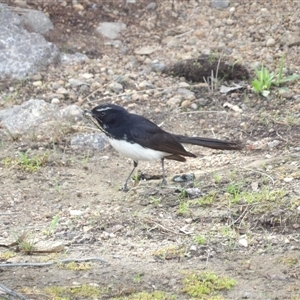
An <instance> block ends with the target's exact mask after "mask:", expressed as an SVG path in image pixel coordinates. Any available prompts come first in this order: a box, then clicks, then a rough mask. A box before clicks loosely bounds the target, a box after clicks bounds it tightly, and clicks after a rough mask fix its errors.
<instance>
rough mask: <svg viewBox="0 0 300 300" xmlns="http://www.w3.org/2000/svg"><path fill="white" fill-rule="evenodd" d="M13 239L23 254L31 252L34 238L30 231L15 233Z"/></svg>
mask: <svg viewBox="0 0 300 300" xmlns="http://www.w3.org/2000/svg"><path fill="white" fill-rule="evenodd" d="M15 240H16V243H17V248H18V250H19V251H22V252H24V253H25V254H31V253H32V251H33V250H34V245H35V240H34V236H33V234H32V233H30V232H23V233H22V234H16V239H15Z"/></svg>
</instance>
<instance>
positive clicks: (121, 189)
mask: <svg viewBox="0 0 300 300" xmlns="http://www.w3.org/2000/svg"><path fill="white" fill-rule="evenodd" d="M119 191H122V192H124V193H127V192H128V191H129V189H128V187H127V184H124V185H123V186H122V187H121V188H119Z"/></svg>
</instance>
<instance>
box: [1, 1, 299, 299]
mask: <svg viewBox="0 0 300 300" xmlns="http://www.w3.org/2000/svg"><path fill="white" fill-rule="evenodd" d="M149 2H150V1H149ZM144 3H145V1H144ZM147 3H148V2H147ZM48 10H49V7H48ZM50 15H51V16H52V14H51V13H50ZM58 15H59V14H58ZM69 16H70V15H69ZM103 18H104V17H103ZM107 18H108V20H110V19H109V16H107ZM54 21H55V20H54ZM59 24H60V23H59ZM59 24H58V25H59ZM70 24H71V23H70ZM70 24H69V25H70ZM67 25H68V24H67V23H65V27H64V29H63V30H61V32H59V31H57V32H56V33H55V35H53V36H52V37H51V38H52V41H56V42H57V44H58V45H60V43H59V42H60V41H61V40H60V39H59V37H60V38H61V37H62V36H63V33H64V32H66V30H67V28H66V26H67ZM71 25H72V24H71ZM71 25H70V26H71ZM57 28H60V27H59V26H57ZM70 28H71V32H72V29H73V27H70ZM60 33H61V35H60ZM72 33H73V35H71V38H70V40H73V41H75V40H76V32H72ZM96 48H97V47H96ZM102 51H104V50H102ZM90 54H91V55H100V53H96V52H93V53H91V52H90ZM29 83H30V82H29ZM29 83H28V84H29ZM25 89H26V87H25ZM29 89H30V88H29ZM194 91H195V92H196V95H197V96H200V95H201V97H202V98H205V99H208V102H207V104H206V107H205V111H204V110H203V111H201V110H199V111H198V110H197V111H193V112H190V111H186V110H184V109H173V110H170V109H169V108H168V107H165V108H164V109H163V110H161V111H160V112H159V113H157V112H155V111H154V109H151V105H150V104H149V105H146V106H144V105H139V104H137V105H136V106H134V110H135V111H136V113H139V114H142V115H144V116H146V117H148V118H151V119H152V120H153V121H154V122H156V123H157V124H160V123H162V122H163V128H164V129H165V130H168V131H172V132H176V133H180V134H187V135H198V136H207V137H213V136H215V135H216V136H217V137H220V138H223V139H224V138H227V139H236V140H241V141H243V142H244V143H245V148H244V149H243V150H242V151H233V152H226V151H217V150H211V149H206V148H202V147H197V146H188V147H187V148H188V149H189V151H190V152H193V153H195V154H196V155H197V158H189V159H188V160H187V162H186V163H180V162H175V161H167V162H166V166H165V167H166V172H167V180H168V185H167V186H165V187H161V186H160V182H161V179H160V174H161V169H160V163H159V162H151V163H148V162H140V164H139V166H138V169H139V172H140V173H143V176H144V177H147V176H146V175H151V176H152V175H157V176H156V178H158V179H153V178H152V179H150V180H141V181H139V182H138V183H136V182H133V181H131V182H130V191H129V192H128V193H124V192H122V191H119V188H120V187H121V186H122V184H123V182H124V180H125V178H126V176H128V173H129V171H130V170H131V168H132V161H130V160H129V159H124V158H122V157H120V156H119V155H118V154H117V153H116V152H115V151H113V150H112V149H111V148H107V149H105V150H104V151H102V152H96V151H92V150H84V149H74V148H72V147H71V146H70V143H69V141H70V138H71V136H72V135H74V134H75V133H68V134H66V136H65V137H64V138H63V139H59V140H58V141H57V142H55V143H53V142H52V141H49V140H44V141H42V142H41V141H36V140H35V139H33V138H30V137H26V136H24V137H21V138H19V139H18V140H12V138H11V137H10V136H9V135H7V134H5V133H4V132H2V133H1V145H0V182H1V192H0V246H2V247H0V264H1V263H3V264H4V263H18V262H21V263H35V262H39V263H45V262H49V261H50V262H51V261H55V262H56V261H59V260H64V259H75V260H76V259H84V258H101V259H104V260H105V261H106V262H105V263H103V262H101V261H99V260H94V259H91V260H88V261H87V262H77V263H76V264H73V265H71V266H70V265H68V266H67V265H65V264H53V265H50V266H26V265H22V266H10V267H2V266H1V265H0V283H2V284H4V285H5V286H6V287H8V288H9V289H11V290H13V291H16V292H18V293H20V294H22V295H24V296H25V297H26V299H113V298H118V297H120V298H118V299H274V300H275V299H278V300H279V299H294V300H295V299H300V164H299V157H300V122H299V111H300V98H298V99H292V100H291V99H285V98H283V97H281V96H279V95H277V94H276V93H274V96H272V98H271V99H270V100H265V99H263V98H261V97H260V96H258V95H255V94H253V93H252V92H251V91H249V90H246V91H241V92H236V93H235V95H233V96H231V99H230V102H231V103H232V104H236V105H240V104H241V102H242V103H244V104H246V105H247V110H246V111H244V112H243V113H236V112H233V111H231V110H224V108H223V104H224V102H226V100H227V99H226V97H227V96H224V95H223V96H221V95H220V94H219V93H215V94H212V93H209V92H208V90H207V89H206V88H203V87H202V88H201V87H198V88H195V90H194ZM86 124H88V122H86ZM90 126H91V125H90ZM84 131H85V132H89V130H88V129H85V130H84ZM28 149H30V152H29V153H30V156H31V157H39V158H41V157H44V156H45V155H46V158H45V159H44V161H43V162H42V165H41V167H40V168H38V169H37V170H36V171H34V172H30V171H29V170H28V169H27V170H26V169H24V168H22V166H21V165H17V164H16V163H14V162H15V161H13V160H9V158H15V157H18V152H20V151H22V152H26V150H28ZM190 173H193V174H194V175H195V179H194V180H192V181H190V182H187V183H177V182H173V181H172V178H173V177H174V176H175V175H182V174H190ZM151 176H150V178H151ZM190 189H194V190H193V191H194V192H195V191H197V193H198V194H197V195H196V197H195V198H193V196H192V195H191V194H189V191H190ZM56 218H58V219H57V220H58V222H57V224H53V222H54V220H56ZM51 223H52V225H53V226H51ZM22 233H26V236H25V237H24V236H23V238H24V240H22V239H21V240H20V239H19V241H17V239H18V238H19V237H20V236H22ZM12 242H16V243H15V244H14V245H11V246H10V247H6V248H5V247H4V246H3V245H9V243H12ZM25 242H26V243H25ZM55 244H56V245H60V246H63V250H62V251H58V252H56V251H55V250H56V249H55V248H53V247H54V246H53V245H55ZM39 245H42V246H40V247H43V249H45V250H46V251H45V253H42V251H41V250H40V248H39ZM30 246H34V247H31V248H30ZM35 249H39V251H37V252H34V250H35ZM26 252H27V253H26ZM49 252H50V253H49ZM207 270H208V271H211V272H214V273H215V274H217V275H218V276H219V277H220V278H222V277H228V278H230V279H234V280H235V281H236V284H235V285H234V286H233V287H232V288H230V289H228V290H226V289H221V290H220V291H216V294H213V293H212V294H209V295H206V296H205V295H204V296H199V295H197V294H194V295H193V294H192V293H191V291H190V290H188V289H187V288H186V282H187V278H188V275H190V274H200V273H201V272H203V271H207ZM84 284H88V286H89V287H93V288H97V289H98V290H99V291H100V294H97V296H95V295H91V294H90V295H88V294H84V293H82V294H80V292H78V293H77V294H76V292H74V290H75V287H80V286H83V285H84ZM51 286H52V287H53V286H59V287H65V288H66V290H64V291H63V292H61V293H60V294H59V292H57V293H56V294H55V293H54V292H53V290H52V291H51V292H49V291H47V289H46V288H47V287H51ZM67 288H70V289H68V290H67ZM72 291H73V292H74V293H72ZM154 291H162V292H164V294H162V296H161V295H159V296H158V294H156V295H155V294H153V292H154ZM139 292H143V293H144V294H137V293H139ZM146 293H148V294H146ZM151 293H152V294H151ZM1 297H2V295H1V293H0V299H6V298H5V297H4V295H3V297H2V298H1ZM10 299H17V298H16V297H13V296H10Z"/></svg>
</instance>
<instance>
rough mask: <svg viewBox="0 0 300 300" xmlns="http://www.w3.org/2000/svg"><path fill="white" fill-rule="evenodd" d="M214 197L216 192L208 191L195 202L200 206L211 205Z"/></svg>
mask: <svg viewBox="0 0 300 300" xmlns="http://www.w3.org/2000/svg"><path fill="white" fill-rule="evenodd" d="M216 197H217V193H216V192H209V193H208V194H207V195H205V196H203V197H201V198H200V199H199V200H198V201H197V202H198V204H199V205H201V206H206V205H211V204H212V203H213V201H214V200H215V199H216Z"/></svg>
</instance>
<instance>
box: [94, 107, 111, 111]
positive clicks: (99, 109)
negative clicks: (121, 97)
mask: <svg viewBox="0 0 300 300" xmlns="http://www.w3.org/2000/svg"><path fill="white" fill-rule="evenodd" d="M108 109H111V107H110V106H106V107H103V108H98V109H96V111H105V110H108Z"/></svg>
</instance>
